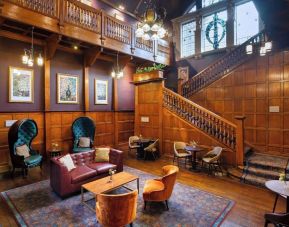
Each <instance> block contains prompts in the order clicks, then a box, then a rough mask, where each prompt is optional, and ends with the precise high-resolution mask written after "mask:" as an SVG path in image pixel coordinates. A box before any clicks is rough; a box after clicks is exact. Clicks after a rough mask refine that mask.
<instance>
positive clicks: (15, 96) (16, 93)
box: [9, 66, 34, 103]
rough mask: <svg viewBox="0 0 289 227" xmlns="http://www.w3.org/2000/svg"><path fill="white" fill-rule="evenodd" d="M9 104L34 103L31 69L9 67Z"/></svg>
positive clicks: (32, 73)
mask: <svg viewBox="0 0 289 227" xmlns="http://www.w3.org/2000/svg"><path fill="white" fill-rule="evenodd" d="M9 102H23V103H33V102H34V72H33V70H32V69H23V68H16V67H11V66H10V67H9Z"/></svg>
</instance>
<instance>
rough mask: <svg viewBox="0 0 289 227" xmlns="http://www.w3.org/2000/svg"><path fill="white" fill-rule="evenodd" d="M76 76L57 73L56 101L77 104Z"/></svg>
mask: <svg viewBox="0 0 289 227" xmlns="http://www.w3.org/2000/svg"><path fill="white" fill-rule="evenodd" d="M78 99H79V98H78V76H73V75H68V74H61V73H58V74H57V103H62V104H78Z"/></svg>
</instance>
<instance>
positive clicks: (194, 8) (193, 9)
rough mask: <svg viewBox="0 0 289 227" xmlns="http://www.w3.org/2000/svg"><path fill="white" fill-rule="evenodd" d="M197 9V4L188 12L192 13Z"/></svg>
mask: <svg viewBox="0 0 289 227" xmlns="http://www.w3.org/2000/svg"><path fill="white" fill-rule="evenodd" d="M195 11H197V6H196V5H194V6H193V7H192V8H191V9H190V10H189V11H188V13H192V12H195Z"/></svg>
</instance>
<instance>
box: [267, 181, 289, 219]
mask: <svg viewBox="0 0 289 227" xmlns="http://www.w3.org/2000/svg"><path fill="white" fill-rule="evenodd" d="M286 184H288V185H289V181H286ZM265 186H266V188H268V189H269V190H270V191H272V192H275V193H276V198H275V202H274V206H273V213H274V212H275V208H276V204H277V201H278V198H279V196H282V197H284V198H285V199H286V213H288V212H289V187H285V183H284V182H281V181H279V180H269V181H266V183H265Z"/></svg>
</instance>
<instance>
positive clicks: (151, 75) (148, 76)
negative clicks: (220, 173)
mask: <svg viewBox="0 0 289 227" xmlns="http://www.w3.org/2000/svg"><path fill="white" fill-rule="evenodd" d="M163 78H164V76H163V71H160V70H154V71H151V72H146V73H136V74H134V75H133V82H141V81H150V80H155V79H163Z"/></svg>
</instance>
